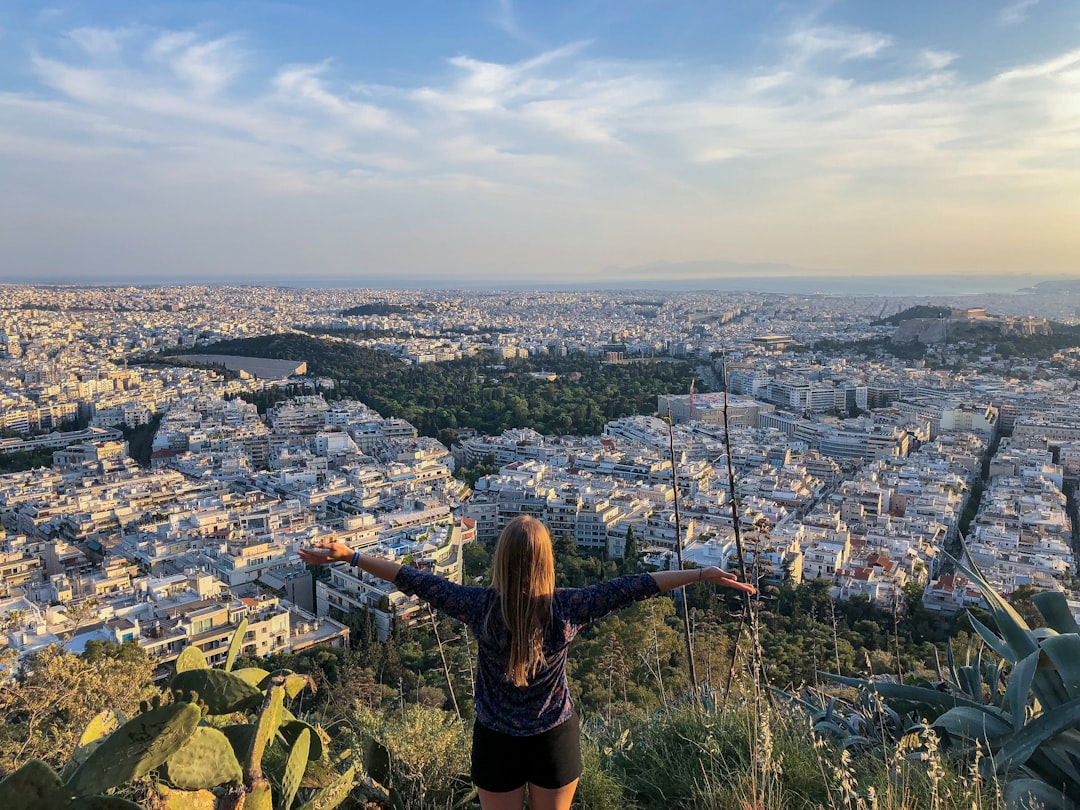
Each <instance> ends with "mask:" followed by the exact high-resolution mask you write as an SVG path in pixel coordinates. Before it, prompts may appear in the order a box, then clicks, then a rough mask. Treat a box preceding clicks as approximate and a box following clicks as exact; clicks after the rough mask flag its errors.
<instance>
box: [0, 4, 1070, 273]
mask: <svg viewBox="0 0 1080 810" xmlns="http://www.w3.org/2000/svg"><path fill="white" fill-rule="evenodd" d="M904 274H910V275H912V276H920V277H922V281H923V282H924V283H925V284H926V285H927V286H931V285H934V284H937V285H940V284H943V283H946V282H945V279H946V277H948V278H949V279H950V280H953V279H959V283H960V284H961V285H962V283H963V278H964V277H969V278H971V279H972V284H973V286H975V287H977V288H981V289H986V288H990V287H993V288H995V289H1005V288H1007V287H1009V286H1010V285H1012V284H1013V282H1014V281H1015V287H1016V288H1019V287H1023V286H1026V285H1028V284H1031V283H1034V282H1036V281H1039V280H1042V279H1045V278H1052V277H1080V3H1076V2H1073V1H1072V0H1008V1H1007V2H995V1H993V0H946V2H941V0H936V1H932V0H912V2H908V3H902V4H901V3H882V2H877V0H858V1H856V0H849V2H839V1H837V2H829V1H828V0H821V2H795V1H794V0H793V1H791V2H774V3H769V2H763V1H762V0H725V1H722V0H715V2H713V1H711V0H701V1H700V2H690V1H689V0H685V1H679V0H676V2H670V0H669V1H668V2H660V1H659V0H655V1H653V0H584V1H583V2H544V3H525V2H513V1H512V0H489V1H485V2H469V1H466V2H454V3H446V2H438V0H426V1H425V2H415V0H402V2H398V3H378V4H376V3H348V2H311V3H299V2H296V3H290V2H251V1H250V0H237V1H236V2H224V1H222V2H211V1H202V0H197V1H196V0H193V1H192V2H184V3H176V2H167V3H165V2H143V1H142V0H77V1H75V2H67V3H65V2H60V3H55V4H52V5H47V4H41V3H31V2H27V1H26V0H6V2H4V3H3V4H0V281H5V282H50V281H58V282H83V283H91V284H92V283H117V282H133V283H138V282H142V283H175V282H184V281H190V282H193V283H196V282H197V283H203V282H207V281H218V282H238V283H255V284H285V285H290V286H304V285H305V283H312V284H315V283H317V284H319V285H320V286H330V285H334V284H341V285H343V286H363V285H364V284H365V281H366V280H370V281H371V284H372V286H388V284H387V282H388V281H389V282H395V281H397V282H399V283H400V285H401V286H403V287H405V286H408V287H413V286H417V285H418V284H431V285H432V286H450V287H467V286H485V285H491V286H515V287H521V286H527V285H529V284H535V285H538V286H540V285H548V286H550V285H579V286H580V285H589V284H596V285H597V286H605V287H606V286H611V285H613V284H616V283H619V282H620V281H625V283H626V284H627V286H634V287H649V286H670V285H672V284H675V283H680V284H689V285H691V286H692V285H693V283H696V282H700V283H701V286H703V287H711V286H716V285H717V284H720V285H724V286H730V285H731V284H732V280H733V279H745V280H746V281H747V284H746V286H747V287H751V286H753V282H754V280H755V279H759V280H760V282H761V284H762V285H768V288H770V289H775V287H776V286H777V285H779V286H781V287H782V286H783V282H782V281H780V280H782V279H785V278H793V279H802V280H803V282H804V283H803V284H799V285H798V286H804V285H805V284H810V283H813V279H826V280H828V279H830V277H837V276H845V275H846V276H858V277H866V278H860V279H859V281H858V284H859V285H861V286H863V287H867V288H871V287H873V286H874V285H875V284H884V283H885V280H886V279H887V278H895V277H896V276H899V275H904ZM650 282H652V284H650ZM792 283H793V284H795V282H792ZM853 283H854V279H853ZM949 283H954V282H953V281H950V282H949ZM389 286H392V285H389ZM913 292H914V293H916V294H917V293H918V292H919V290H917V289H916V290H913Z"/></svg>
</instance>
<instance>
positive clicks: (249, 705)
mask: <svg viewBox="0 0 1080 810" xmlns="http://www.w3.org/2000/svg"><path fill="white" fill-rule="evenodd" d="M246 630H247V622H246V621H245V622H242V623H241V625H240V627H238V628H237V630H236V632H235V634H234V635H233V638H232V641H231V643H230V645H229V652H228V656H227V658H226V661H225V666H224V668H223V669H220V670H219V669H211V668H210V666H209V665H208V664H207V661H206V658H205V656H204V655H203V653H202V652H201V651H200V650H199V649H198V648H196V647H187V648H186V649H185V650H184V651H183V652H182V653H181V655H180V657H179V658H178V659H177V662H176V675H175V676H174V677H173V679H172V682H171V684H170V692H171V695H172V698H173V699H172V702H169V703H162V701H161V699H160V698H158V699H155V700H154V701H153V703H145V702H144V704H143V705H142V707H141V708H142V711H141V712H140V713H139V714H138V715H136V716H135V717H133V718H131V719H130V720H126V721H125V720H124V718H122V717H119V716H118V715H117V714H116V713H114V712H112V711H105V712H102V713H101V714H100V715H98V716H97V717H95V718H94V719H93V720H92V721H91V723H90V725H89V726H88V727H87V728H86V730H85V731H84V732H83V735H82V738H81V739H80V741H79V747H78V749H77V750H76V751H75V753H74V755H73V757H72V760H71V762H70V763H69V764H68V765H67V766H66V767H65V768H63V769H62V770H61V772H60V773H56V772H55V771H54V770H53V769H52V768H51V767H49V766H48V765H47V764H45V763H44V762H40V761H38V760H31V761H29V762H27V763H25V764H24V765H22V767H20V768H19V769H18V770H17V771H15V772H14V773H12V774H11V775H10V776H8V777H7V778H6V779H5V780H4V781H3V782H0V807H3V808H9V807H10V808H15V807H18V808H21V809H22V810H139V808H140V807H142V805H139V804H136V803H135V802H133V801H131V800H129V799H125V798H122V797H121V796H118V795H116V794H115V793H113V791H115V790H116V789H118V788H124V787H125V786H128V787H131V783H133V782H135V781H136V780H146V781H148V782H149V785H150V791H149V796H148V798H147V799H146V804H147V805H148V806H151V807H154V808H161V810H188V808H193V809H195V810H226V809H228V810H294V808H300V810H332V808H334V807H337V806H338V805H339V804H340V803H341V802H342V801H344V799H345V798H346V797H347V796H348V795H349V791H350V790H351V789H352V787H353V785H354V782H355V772H354V770H353V769H352V768H349V769H348V770H346V771H345V772H344V773H342V774H338V773H337V772H336V768H337V766H338V764H340V763H341V761H342V760H343V759H344V758H345V757H347V756H348V754H347V753H346V754H345V755H343V756H342V757H339V758H338V759H337V760H332V759H331V758H330V755H329V751H328V747H327V746H326V745H325V743H326V742H328V739H327V738H325V735H324V734H323V733H320V730H319V729H317V728H315V727H313V726H311V725H309V724H307V723H305V722H304V721H302V720H298V719H297V718H296V717H295V716H293V714H292V713H291V712H290V711H289V710H288V708H286V706H285V700H286V698H293V697H296V696H297V695H298V694H300V692H301V691H303V690H304V689H306V688H309V687H312V684H311V680H310V678H308V677H307V676H303V675H297V674H294V673H292V672H288V671H286V670H280V671H278V672H267V671H265V670H262V669H258V668H248V669H240V670H236V671H233V664H234V662H235V661H236V657H237V654H238V653H239V651H240V647H241V644H242V640H243V637H244V633H245V632H246ZM301 790H303V791H304V795H303V796H302V797H301V796H300V793H301ZM128 792H129V793H130V794H131V795H134V792H133V791H130V790H129V791H128Z"/></svg>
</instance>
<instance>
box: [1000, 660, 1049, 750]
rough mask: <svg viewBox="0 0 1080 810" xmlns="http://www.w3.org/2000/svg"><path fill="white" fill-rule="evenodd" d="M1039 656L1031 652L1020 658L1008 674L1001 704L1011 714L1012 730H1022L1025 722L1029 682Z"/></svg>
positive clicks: (1029, 690)
mask: <svg viewBox="0 0 1080 810" xmlns="http://www.w3.org/2000/svg"><path fill="white" fill-rule="evenodd" d="M1039 655H1040V653H1039V652H1033V653H1032V654H1031V655H1029V656H1027V657H1026V658H1022V659H1021V660H1020V661H1017V662H1016V666H1014V667H1013V670H1012V672H1011V673H1009V685H1008V686H1006V687H1005V697H1004V699H1003V700H1002V704H1003V705H1004V707H1005V708H1006V709H1008V710H1009V712H1010V713H1011V714H1012V722H1013V729H1014V730H1016V731H1019V730H1020V729H1021V728H1023V727H1024V721H1025V720H1027V706H1028V693H1030V692H1031V681H1032V678H1034V677H1035V669H1036V667H1037V666H1038V665H1039Z"/></svg>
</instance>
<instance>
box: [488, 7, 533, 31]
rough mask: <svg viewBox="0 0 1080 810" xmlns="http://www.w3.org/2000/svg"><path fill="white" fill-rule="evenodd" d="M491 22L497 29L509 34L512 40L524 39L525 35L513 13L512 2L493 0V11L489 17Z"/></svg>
mask: <svg viewBox="0 0 1080 810" xmlns="http://www.w3.org/2000/svg"><path fill="white" fill-rule="evenodd" d="M491 21H492V23H494V24H495V26H496V27H497V28H499V29H501V30H502V31H504V32H505V33H507V34H509V35H510V36H512V37H513V38H514V39H519V40H524V39H525V35H524V34H523V33H522V31H521V28H520V27H519V26H518V21H517V15H516V14H515V13H514V2H513V0H495V10H494V12H493V13H492V15H491Z"/></svg>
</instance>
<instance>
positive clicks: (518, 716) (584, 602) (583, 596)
mask: <svg viewBox="0 0 1080 810" xmlns="http://www.w3.org/2000/svg"><path fill="white" fill-rule="evenodd" d="M394 584H395V585H397V587H398V588H399V589H400V590H401V591H402V592H403V593H407V594H414V595H416V596H419V597H420V598H421V599H424V600H426V601H427V602H429V603H431V605H432V606H434V607H436V608H438V609H439V610H442V611H443V612H444V613H447V614H448V615H450V616H453V617H454V618H455V619H458V620H460V621H463V622H465V624H467V625H468V626H469V629H470V630H472V631H473V633H474V634H475V635H476V638H477V644H478V646H479V654H478V660H477V667H476V686H475V693H474V695H473V701H474V706H475V709H476V722H478V723H479V724H480V725H482V726H484V727H486V728H489V729H492V730H493V731H499V732H502V733H503V734H509V735H511V736H514V737H528V736H531V735H533V734H540V733H541V732H544V731H547V730H548V729H551V728H554V727H555V726H557V725H559V724H560V723H562V722H563V721H565V720H567V719H569V717H570V713H571V707H572V704H571V701H570V689H569V686H568V684H567V681H566V655H567V651H568V649H569V647H570V642H571V641H573V639H574V637H575V636H576V635H577V634H578V631H579V630H581V628H582V626H583V625H585V624H587V623H588V622H590V621H592V620H593V619H598V618H600V617H601V616H606V615H607V614H608V613H611V612H612V611H614V610H618V609H619V608H623V607H626V606H627V605H629V604H630V603H632V602H639V601H641V600H642V599H648V598H649V597H651V596H656V595H657V594H658V593H660V589H659V588H658V587H657V585H656V580H654V579H653V578H652V577H651V576H650V575H649V574H631V575H630V576H625V577H617V578H615V579H611V580H608V581H607V582H601V583H599V584H598V585H592V586H590V587H588V588H556V589H555V596H554V598H553V599H552V602H551V623H550V624H549V625H548V628H547V633H546V634H545V636H544V665H543V666H542V667H541V668H540V669H539V670H538V671H537V672H536V674H535V675H534V676H533V677H532V678H530V679H529V683H528V684H526V685H525V686H515V685H514V683H513V681H511V680H510V679H508V678H507V677H506V669H507V666H508V664H509V661H510V633H509V631H508V630H507V629H506V626H505V625H504V624H503V622H502V618H501V613H500V612H499V607H498V598H499V597H498V594H497V592H496V591H495V590H493V589H492V588H481V587H475V586H472V587H471V586H466V585H457V584H455V583H453V582H450V581H448V580H445V579H443V578H442V577H437V576H435V575H434V574H429V573H427V572H425V571H418V570H416V569H415V568H410V567H408V566H403V567H402V568H401V570H400V571H399V572H398V575H397V578H396V579H395V580H394ZM493 611H494V613H493ZM489 617H493V618H494V619H495V621H489Z"/></svg>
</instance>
